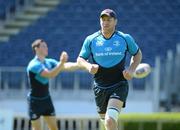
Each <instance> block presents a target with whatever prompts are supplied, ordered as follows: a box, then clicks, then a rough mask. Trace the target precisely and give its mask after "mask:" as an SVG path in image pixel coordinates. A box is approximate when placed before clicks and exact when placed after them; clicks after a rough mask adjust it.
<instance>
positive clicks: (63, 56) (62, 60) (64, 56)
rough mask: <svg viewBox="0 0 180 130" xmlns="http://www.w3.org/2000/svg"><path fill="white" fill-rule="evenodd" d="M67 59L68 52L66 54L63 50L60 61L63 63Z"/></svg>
mask: <svg viewBox="0 0 180 130" xmlns="http://www.w3.org/2000/svg"><path fill="white" fill-rule="evenodd" d="M67 60H68V54H67V52H65V51H63V52H62V53H61V55H60V61H61V62H62V63H65V62H67Z"/></svg>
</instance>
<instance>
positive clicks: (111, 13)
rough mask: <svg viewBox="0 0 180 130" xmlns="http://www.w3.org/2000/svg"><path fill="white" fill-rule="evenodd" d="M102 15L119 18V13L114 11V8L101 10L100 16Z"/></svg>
mask: <svg viewBox="0 0 180 130" xmlns="http://www.w3.org/2000/svg"><path fill="white" fill-rule="evenodd" d="M102 16H109V17H113V18H114V19H117V15H116V13H115V12H114V10H112V9H105V10H103V11H102V12H101V15H100V17H102Z"/></svg>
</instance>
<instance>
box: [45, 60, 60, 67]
mask: <svg viewBox="0 0 180 130" xmlns="http://www.w3.org/2000/svg"><path fill="white" fill-rule="evenodd" d="M48 62H49V63H50V64H51V66H52V67H51V68H54V67H56V66H57V64H58V63H59V62H58V61H57V60H55V59H48Z"/></svg>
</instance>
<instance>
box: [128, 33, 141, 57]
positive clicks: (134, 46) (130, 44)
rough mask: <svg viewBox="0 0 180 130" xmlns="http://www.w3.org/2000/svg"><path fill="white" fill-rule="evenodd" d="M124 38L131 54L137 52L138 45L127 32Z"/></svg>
mask: <svg viewBox="0 0 180 130" xmlns="http://www.w3.org/2000/svg"><path fill="white" fill-rule="evenodd" d="M125 39H126V41H127V47H128V52H129V53H130V54H131V55H135V54H136V53H137V52H138V50H139V47H138V45H137V44H136V42H135V40H134V39H133V37H132V36H131V35H129V34H125Z"/></svg>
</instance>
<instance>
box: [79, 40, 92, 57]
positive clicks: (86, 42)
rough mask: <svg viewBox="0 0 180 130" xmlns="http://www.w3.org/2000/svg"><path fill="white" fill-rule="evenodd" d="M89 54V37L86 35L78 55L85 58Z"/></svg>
mask: <svg viewBox="0 0 180 130" xmlns="http://www.w3.org/2000/svg"><path fill="white" fill-rule="evenodd" d="M90 54H91V50H90V39H89V37H87V38H86V39H85V40H84V43H83V46H82V48H81V51H80V53H79V57H82V58H84V59H86V60H87V59H88V58H89V56H90Z"/></svg>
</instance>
